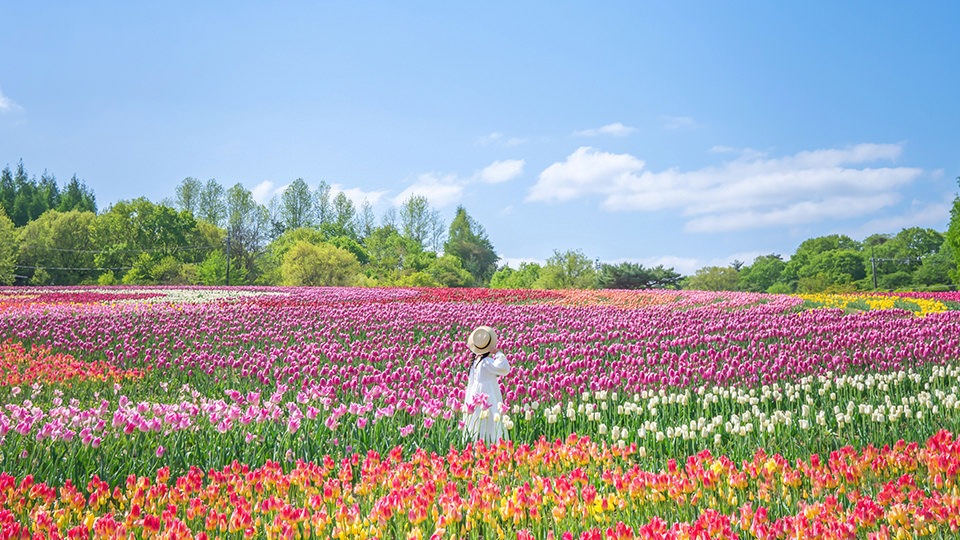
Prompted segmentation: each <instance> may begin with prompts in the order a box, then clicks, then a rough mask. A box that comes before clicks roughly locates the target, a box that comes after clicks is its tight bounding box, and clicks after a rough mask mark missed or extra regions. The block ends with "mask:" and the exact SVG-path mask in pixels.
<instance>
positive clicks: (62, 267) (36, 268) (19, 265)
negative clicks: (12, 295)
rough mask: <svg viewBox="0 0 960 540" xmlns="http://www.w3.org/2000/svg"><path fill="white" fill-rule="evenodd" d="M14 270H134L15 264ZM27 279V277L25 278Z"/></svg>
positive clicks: (125, 267) (126, 267) (121, 267)
mask: <svg viewBox="0 0 960 540" xmlns="http://www.w3.org/2000/svg"><path fill="white" fill-rule="evenodd" d="M13 267H14V268H29V269H33V270H132V269H133V267H132V266H113V267H102V268H101V267H86V268H81V267H68V266H29V265H25V264H15V265H13ZM23 277H26V276H23Z"/></svg>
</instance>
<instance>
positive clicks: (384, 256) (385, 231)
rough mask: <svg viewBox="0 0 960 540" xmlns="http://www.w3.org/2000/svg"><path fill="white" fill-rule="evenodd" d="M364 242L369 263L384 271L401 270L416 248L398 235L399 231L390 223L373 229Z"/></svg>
mask: <svg viewBox="0 0 960 540" xmlns="http://www.w3.org/2000/svg"><path fill="white" fill-rule="evenodd" d="M364 244H365V247H366V250H367V253H368V254H369V256H370V264H372V265H373V266H375V267H377V268H378V269H381V270H384V271H385V272H386V273H390V272H399V271H400V270H403V268H404V267H405V266H406V264H407V261H408V259H409V258H410V257H411V256H412V254H413V253H414V252H415V250H416V246H414V245H412V243H411V242H409V241H408V240H406V239H405V238H403V237H402V236H400V233H399V231H397V229H396V228H395V227H393V226H391V225H384V226H382V227H377V228H376V229H374V231H373V234H371V235H370V236H368V237H367V239H366V241H365V242H364Z"/></svg>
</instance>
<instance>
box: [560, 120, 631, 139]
mask: <svg viewBox="0 0 960 540" xmlns="http://www.w3.org/2000/svg"><path fill="white" fill-rule="evenodd" d="M636 130H637V128H632V127H630V126H625V125H623V124H621V123H620V122H614V123H613V124H607V125H605V126H603V127H598V128H591V129H584V130H582V131H574V132H573V134H574V135H583V136H585V137H596V136H597V135H613V136H614V137H626V136H627V135H629V134H631V133H633V132H634V131H636Z"/></svg>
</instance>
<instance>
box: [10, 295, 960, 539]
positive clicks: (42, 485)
mask: <svg viewBox="0 0 960 540" xmlns="http://www.w3.org/2000/svg"><path fill="white" fill-rule="evenodd" d="M957 307H960V295H958V294H957V293H928V294H903V295H817V296H810V297H798V296H786V295H768V294H756V293H735V292H722V293H712V292H697V291H503V290H483V289H466V290H455V289H351V288H331V289H323V288H313V289H310V288H305V289H280V288H244V289H217V288H149V289H133V288H112V289H111V288H73V289H65V288H50V289H0V337H2V340H3V341H2V343H0V538H219V537H222V538H311V537H319V538H326V537H334V538H411V537H412V538H431V537H436V538H480V537H483V538H498V537H510V538H514V537H516V538H551V537H552V538H558V539H559V538H868V537H869V538H899V537H904V536H906V537H915V536H930V537H933V538H947V537H956V535H957V534H960V486H958V484H957V482H958V474H960V443H958V442H957V441H956V440H955V435H954V434H955V433H957V431H958V429H960V311H957ZM480 324H489V325H492V326H495V327H497V328H498V331H499V333H500V347H501V349H502V350H503V351H504V352H505V353H506V355H507V358H508V360H509V362H510V364H511V365H512V366H513V369H512V371H511V372H510V374H509V375H507V376H505V377H503V378H502V379H501V384H502V388H503V395H504V400H505V403H506V405H507V406H506V408H505V409H504V410H500V411H489V414H491V415H499V416H500V417H501V418H502V420H503V422H504V425H505V426H506V427H507V428H508V432H509V434H510V439H511V440H510V441H504V442H502V443H501V444H499V445H490V446H487V445H483V444H473V445H471V444H468V443H466V442H465V441H463V440H462V439H461V436H460V419H461V416H462V412H463V409H464V408H465V407H467V408H469V407H476V406H481V404H480V403H471V404H466V406H465V405H464V404H463V403H462V399H463V388H464V386H465V384H466V379H467V374H468V370H469V363H470V356H469V352H468V350H467V348H466V345H465V339H466V336H467V334H468V333H469V332H470V330H471V329H472V328H474V327H475V326H477V325H480Z"/></svg>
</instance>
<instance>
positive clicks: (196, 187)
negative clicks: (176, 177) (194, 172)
mask: <svg viewBox="0 0 960 540" xmlns="http://www.w3.org/2000/svg"><path fill="white" fill-rule="evenodd" d="M202 191H203V184H202V183H200V181H199V180H197V179H196V178H193V177H192V176H188V177H186V178H184V179H183V181H182V182H180V184H179V185H178V186H177V201H176V202H177V207H178V208H180V210H186V211H187V212H190V213H191V214H193V215H195V216H196V215H199V213H198V212H197V210H198V209H199V208H200V193H201V192H202Z"/></svg>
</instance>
